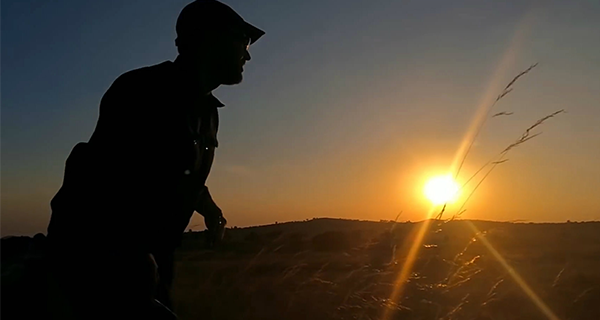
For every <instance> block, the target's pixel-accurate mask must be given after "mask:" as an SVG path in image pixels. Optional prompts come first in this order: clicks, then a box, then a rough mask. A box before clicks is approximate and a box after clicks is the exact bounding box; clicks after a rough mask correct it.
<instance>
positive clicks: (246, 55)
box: [243, 50, 252, 61]
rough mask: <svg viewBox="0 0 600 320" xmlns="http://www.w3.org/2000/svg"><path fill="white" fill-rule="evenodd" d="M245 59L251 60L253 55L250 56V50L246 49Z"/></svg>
mask: <svg viewBox="0 0 600 320" xmlns="http://www.w3.org/2000/svg"><path fill="white" fill-rule="evenodd" d="M243 59H244V61H250V59H252V57H250V52H249V51H248V50H244V57H243Z"/></svg>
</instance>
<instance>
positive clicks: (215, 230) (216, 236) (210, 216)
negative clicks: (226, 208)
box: [204, 205, 227, 248]
mask: <svg viewBox="0 0 600 320" xmlns="http://www.w3.org/2000/svg"><path fill="white" fill-rule="evenodd" d="M214 208H215V210H214V211H213V212H206V213H205V214H204V224H206V229H207V230H206V242H207V245H208V247H209V248H214V247H215V246H216V245H218V244H219V242H221V240H223V237H224V236H225V226H226V225H227V220H226V219H225V217H223V213H222V212H221V209H219V207H217V206H216V205H215V206H214Z"/></svg>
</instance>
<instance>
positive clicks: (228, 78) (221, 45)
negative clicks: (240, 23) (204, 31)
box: [207, 32, 250, 85]
mask: <svg viewBox="0 0 600 320" xmlns="http://www.w3.org/2000/svg"><path fill="white" fill-rule="evenodd" d="M249 45H250V39H249V38H248V37H247V36H245V35H243V34H242V33H233V32H230V33H225V34H221V35H219V36H217V37H215V38H214V41H211V42H210V44H209V48H208V51H209V52H210V54H209V61H207V62H208V63H209V65H208V66H209V68H210V72H211V73H212V74H213V76H214V77H215V78H216V79H218V81H219V83H220V84H224V85H234V84H238V83H240V82H242V79H243V76H242V73H243V71H244V65H245V63H246V61H249V60H250V53H249V52H248V48H249Z"/></svg>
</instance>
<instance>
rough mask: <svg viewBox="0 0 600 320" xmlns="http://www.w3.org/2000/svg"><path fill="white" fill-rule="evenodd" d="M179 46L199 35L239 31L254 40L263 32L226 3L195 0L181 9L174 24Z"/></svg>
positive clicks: (252, 41)
mask: <svg viewBox="0 0 600 320" xmlns="http://www.w3.org/2000/svg"><path fill="white" fill-rule="evenodd" d="M175 30H176V32H177V39H176V40H175V43H176V44H177V45H178V46H179V44H180V43H182V42H184V41H185V42H188V41H194V38H198V37H199V36H201V35H206V34H218V33H220V32H227V31H234V32H241V33H243V34H244V35H245V36H246V37H248V38H249V39H250V44H252V43H254V42H256V41H257V40H258V39H259V38H260V37H262V36H263V35H264V34H265V32H264V31H262V30H260V29H259V28H257V27H255V26H253V25H251V24H249V23H248V22H246V21H245V20H244V19H243V18H242V17H241V16H240V15H239V14H237V12H235V11H234V10H233V9H232V8H231V7H229V6H228V5H226V4H224V3H222V2H219V1H217V0H196V1H194V2H192V3H190V4H188V5H187V6H185V7H184V8H183V10H181V13H180V14H179V17H178V18H177V24H176V26H175Z"/></svg>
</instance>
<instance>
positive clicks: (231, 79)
mask: <svg viewBox="0 0 600 320" xmlns="http://www.w3.org/2000/svg"><path fill="white" fill-rule="evenodd" d="M243 79H244V77H243V76H242V74H241V73H240V74H238V75H236V76H232V77H227V78H225V80H223V84H224V85H234V84H240V83H241V82H242V80H243Z"/></svg>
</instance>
